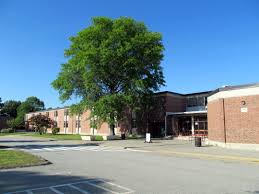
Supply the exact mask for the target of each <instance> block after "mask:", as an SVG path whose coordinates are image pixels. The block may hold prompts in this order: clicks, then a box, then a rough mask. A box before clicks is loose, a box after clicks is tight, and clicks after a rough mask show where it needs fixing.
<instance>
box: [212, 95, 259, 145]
mask: <svg viewBox="0 0 259 194" xmlns="http://www.w3.org/2000/svg"><path fill="white" fill-rule="evenodd" d="M242 101H245V102H246V105H242ZM224 105H225V129H226V141H227V143H247V144H258V143H259V119H258V118H259V95H255V96H243V97H233V98H226V99H224ZM242 107H247V109H248V112H241V108H242ZM223 116H224V113H223V99H220V100H214V101H212V102H209V104H208V124H209V125H208V126H209V139H210V140H215V141H221V142H224V125H223V124H224V122H223V121H224V120H223Z"/></svg>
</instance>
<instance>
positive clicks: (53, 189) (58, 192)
mask: <svg viewBox="0 0 259 194" xmlns="http://www.w3.org/2000/svg"><path fill="white" fill-rule="evenodd" d="M49 189H50V190H51V191H53V192H55V193H57V194H64V193H62V192H60V191H58V190H57V189H55V188H54V187H49Z"/></svg>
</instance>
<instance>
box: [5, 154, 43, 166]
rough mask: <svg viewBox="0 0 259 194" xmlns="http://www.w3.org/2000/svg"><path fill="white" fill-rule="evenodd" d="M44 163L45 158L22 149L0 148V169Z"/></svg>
mask: <svg viewBox="0 0 259 194" xmlns="http://www.w3.org/2000/svg"><path fill="white" fill-rule="evenodd" d="M45 163H46V161H45V160H43V159H41V158H39V157H37V156H34V155H32V154H29V153H26V152H23V151H17V150H0V169H4V168H15V167H24V166H35V165H41V164H45Z"/></svg>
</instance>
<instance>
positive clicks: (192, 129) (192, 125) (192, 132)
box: [192, 116, 194, 135]
mask: <svg viewBox="0 0 259 194" xmlns="http://www.w3.org/2000/svg"><path fill="white" fill-rule="evenodd" d="M192 135H194V116H192Z"/></svg>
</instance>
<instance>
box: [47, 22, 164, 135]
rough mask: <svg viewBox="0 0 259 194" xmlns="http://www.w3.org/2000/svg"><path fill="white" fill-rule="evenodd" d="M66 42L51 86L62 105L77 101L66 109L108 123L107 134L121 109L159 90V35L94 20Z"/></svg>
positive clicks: (142, 26)
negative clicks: (68, 43) (64, 57)
mask: <svg viewBox="0 0 259 194" xmlns="http://www.w3.org/2000/svg"><path fill="white" fill-rule="evenodd" d="M70 41H71V45H70V47H69V48H68V49H67V50H65V56H66V57H67V58H68V61H67V62H66V63H64V64H62V69H61V72H60V73H59V75H58V77H57V79H56V80H55V81H53V83H52V86H53V87H54V88H55V89H57V90H58V91H59V94H60V99H61V100H62V101H66V100H68V99H70V98H71V97H72V96H76V97H79V98H80V99H81V101H80V103H79V104H77V105H76V106H74V107H72V110H77V111H79V110H80V111H83V110H84V109H91V110H92V112H91V113H92V114H91V115H92V116H95V118H97V119H98V120H99V121H101V122H103V121H105V122H108V123H109V124H110V129H111V133H112V134H114V125H115V123H116V122H118V121H121V120H122V119H123V115H124V111H125V110H126V109H127V110H128V109H133V108H134V107H136V106H137V102H139V100H137V99H141V97H142V96H144V95H147V94H148V95H151V94H152V93H153V92H154V91H157V90H158V89H159V87H160V86H161V85H164V82H165V81H164V76H163V71H162V68H161V66H160V62H161V60H162V58H163V50H164V47H163V44H162V36H161V34H160V33H157V32H151V31H150V30H148V28H147V27H146V26H145V24H144V23H142V22H137V21H135V20H134V19H132V18H127V17H120V18H118V19H110V18H107V17H95V18H93V19H92V25H90V26H89V27H88V28H85V29H83V30H82V31H80V32H79V33H78V34H77V35H76V36H74V37H71V38H70Z"/></svg>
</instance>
